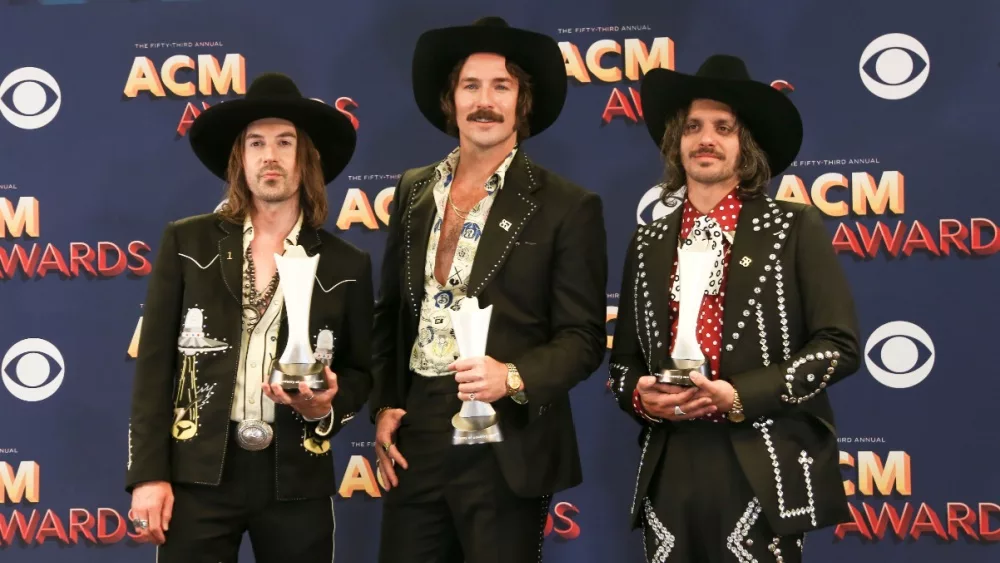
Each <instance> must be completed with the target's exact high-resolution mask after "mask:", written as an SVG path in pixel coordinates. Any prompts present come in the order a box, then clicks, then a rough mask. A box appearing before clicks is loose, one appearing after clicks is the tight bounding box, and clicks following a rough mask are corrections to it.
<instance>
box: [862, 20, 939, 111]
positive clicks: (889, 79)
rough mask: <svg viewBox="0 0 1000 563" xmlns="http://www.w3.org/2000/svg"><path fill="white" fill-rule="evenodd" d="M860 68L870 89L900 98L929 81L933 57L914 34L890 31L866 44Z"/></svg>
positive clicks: (879, 94) (911, 93) (882, 95)
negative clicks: (911, 35)
mask: <svg viewBox="0 0 1000 563" xmlns="http://www.w3.org/2000/svg"><path fill="white" fill-rule="evenodd" d="M858 70H859V72H860V73H861V81H862V82H863V83H864V85H865V88H868V91H869V92H871V93H872V94H875V95H876V96H878V97H880V98H883V99H886V100H901V99H903V98H906V97H908V96H912V95H913V94H915V93H916V92H917V90H919V89H920V88H921V87H922V86H923V85H924V83H925V82H927V76H928V75H930V72H931V59H930V55H928V54H927V49H925V48H924V46H923V45H921V44H920V42H919V41H917V40H916V39H914V38H913V37H910V36H909V35H905V34H903V33H889V34H887V35H883V36H881V37H879V38H878V39H876V40H874V41H872V42H871V43H869V44H868V46H867V47H865V50H864V52H863V53H861V62H860V63H859V64H858Z"/></svg>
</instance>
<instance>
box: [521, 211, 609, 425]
mask: <svg viewBox="0 0 1000 563" xmlns="http://www.w3.org/2000/svg"><path fill="white" fill-rule="evenodd" d="M551 279H552V282H551V283H552V292H551V295H552V303H551V310H550V319H551V326H552V335H553V336H552V339H551V340H550V341H549V342H548V343H546V344H545V345H542V346H538V347H536V348H533V349H531V350H529V351H528V352H527V353H525V354H524V355H523V356H521V357H520V358H516V359H515V360H514V362H513V363H514V365H515V366H517V369H518V371H519V372H520V374H521V378H522V379H523V380H524V391H525V394H526V395H527V397H528V400H529V401H530V402H532V403H534V404H541V405H544V404H548V403H550V402H552V401H553V400H554V399H555V398H557V397H558V396H560V395H563V394H565V393H568V392H569V390H570V389H572V388H573V386H575V385H576V384H577V383H579V382H580V381H583V380H584V379H586V378H587V377H589V376H590V375H591V374H592V373H593V372H594V371H596V370H597V368H598V367H600V365H601V362H602V361H603V360H604V351H605V349H606V348H607V334H606V332H605V328H604V326H605V324H604V320H605V315H606V311H607V296H606V293H605V291H606V287H607V283H608V254H607V236H606V234H605V228H604V212H603V205H602V203H601V199H600V197H598V196H597V195H596V194H587V195H586V196H584V197H583V198H582V199H581V200H580V202H579V203H578V204H577V206H576V208H575V209H573V210H571V211H570V212H569V213H567V215H566V220H565V223H564V224H563V225H562V226H561V227H560V229H559V230H558V232H557V233H556V238H555V251H554V253H553V263H552V278H551Z"/></svg>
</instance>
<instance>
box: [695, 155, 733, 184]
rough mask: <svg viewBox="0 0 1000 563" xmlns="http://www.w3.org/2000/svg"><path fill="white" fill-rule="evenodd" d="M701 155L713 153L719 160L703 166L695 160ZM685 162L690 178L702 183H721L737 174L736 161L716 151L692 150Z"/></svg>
mask: <svg viewBox="0 0 1000 563" xmlns="http://www.w3.org/2000/svg"><path fill="white" fill-rule="evenodd" d="M700 155H712V156H715V157H716V158H718V161H716V162H713V163H712V164H711V165H709V166H702V165H701V164H700V163H698V162H695V160H694V159H695V157H697V156H700ZM683 164H684V172H685V173H686V174H687V176H688V178H691V179H692V180H694V181H696V182H699V183H702V184H719V183H722V182H725V181H727V180H731V179H733V177H734V176H736V165H735V163H730V162H729V161H728V159H726V156H725V155H724V154H722V153H720V152H716V151H692V152H691V153H690V154H689V155H688V159H687V162H684V163H683Z"/></svg>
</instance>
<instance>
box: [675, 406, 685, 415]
mask: <svg viewBox="0 0 1000 563" xmlns="http://www.w3.org/2000/svg"><path fill="white" fill-rule="evenodd" d="M674 414H675V415H676V416H684V415H686V414H687V413H686V412H684V411H682V410H681V407H680V405H677V406H675V407H674Z"/></svg>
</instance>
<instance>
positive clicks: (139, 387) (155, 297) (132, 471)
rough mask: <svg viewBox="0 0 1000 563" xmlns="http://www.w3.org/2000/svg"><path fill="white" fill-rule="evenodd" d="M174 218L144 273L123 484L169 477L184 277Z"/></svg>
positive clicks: (167, 479)
mask: <svg viewBox="0 0 1000 563" xmlns="http://www.w3.org/2000/svg"><path fill="white" fill-rule="evenodd" d="M177 252H178V248H177V237H176V230H175V226H174V224H173V223H170V224H168V225H167V227H166V229H164V232H163V236H162V238H161V240H160V248H159V251H158V253H157V256H156V260H155V262H154V264H153V269H152V272H151V273H150V276H149V285H148V287H147V289H146V302H145V303H144V305H143V315H142V316H143V319H142V332H141V334H140V335H139V341H140V342H141V345H140V346H139V355H138V357H137V358H136V365H135V378H134V383H133V384H132V412H131V415H130V417H129V427H128V462H127V465H126V467H127V474H126V479H125V490H126V491H128V492H131V491H132V489H133V488H134V487H135V486H137V485H139V484H140V483H143V482H147V481H169V480H170V425H171V422H172V415H173V412H172V410H173V405H172V404H171V401H170V397H171V396H172V395H173V385H174V377H175V374H176V373H177V335H178V334H180V325H181V299H182V296H183V294H184V277H183V270H182V269H181V263H180V257H179V256H178V254H177Z"/></svg>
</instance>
